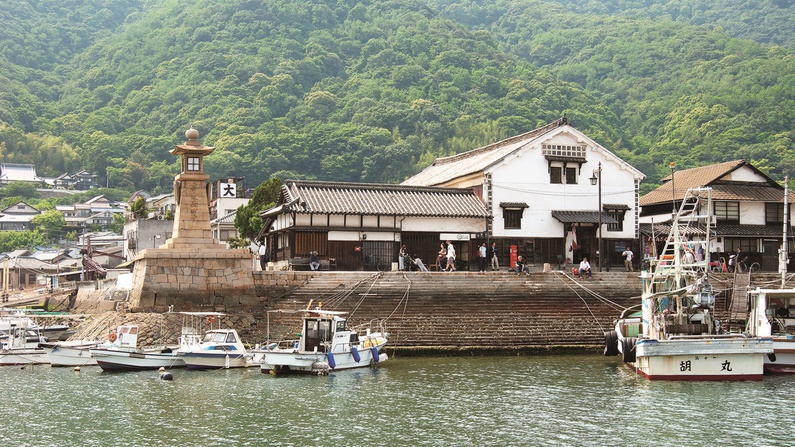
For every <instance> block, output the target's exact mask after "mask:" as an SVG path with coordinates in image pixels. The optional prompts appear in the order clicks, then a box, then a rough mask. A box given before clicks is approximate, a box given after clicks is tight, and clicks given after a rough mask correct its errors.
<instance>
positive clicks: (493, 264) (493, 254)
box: [491, 242, 500, 270]
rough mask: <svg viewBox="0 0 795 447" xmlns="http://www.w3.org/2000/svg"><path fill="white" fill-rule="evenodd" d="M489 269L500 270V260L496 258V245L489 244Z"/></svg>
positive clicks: (494, 243)
mask: <svg viewBox="0 0 795 447" xmlns="http://www.w3.org/2000/svg"><path fill="white" fill-rule="evenodd" d="M491 269H492V270H499V269H500V260H499V258H498V257H497V243H496V242H492V243H491Z"/></svg>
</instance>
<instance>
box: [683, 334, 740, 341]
mask: <svg viewBox="0 0 795 447" xmlns="http://www.w3.org/2000/svg"><path fill="white" fill-rule="evenodd" d="M704 338H726V339H732V338H743V339H747V338H749V336H748V335H746V334H739V333H737V334H712V335H705V334H702V335H671V336H670V337H668V340H698V339H704Z"/></svg>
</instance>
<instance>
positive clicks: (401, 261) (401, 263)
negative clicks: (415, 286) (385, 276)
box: [398, 245, 408, 272]
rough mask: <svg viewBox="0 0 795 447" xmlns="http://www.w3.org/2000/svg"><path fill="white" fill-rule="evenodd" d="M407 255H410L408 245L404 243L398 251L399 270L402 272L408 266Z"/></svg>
mask: <svg viewBox="0 0 795 447" xmlns="http://www.w3.org/2000/svg"><path fill="white" fill-rule="evenodd" d="M406 256H408V254H407V253H406V246H405V245H404V246H402V247H400V251H399V252H398V270H400V271H401V272H402V271H403V270H406V267H408V266H407V265H406Z"/></svg>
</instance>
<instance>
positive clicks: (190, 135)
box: [185, 126, 199, 140]
mask: <svg viewBox="0 0 795 447" xmlns="http://www.w3.org/2000/svg"><path fill="white" fill-rule="evenodd" d="M185 138H187V139H188V140H198V139H199V131H198V130H196V129H194V128H193V126H191V127H190V129H188V130H186V131H185Z"/></svg>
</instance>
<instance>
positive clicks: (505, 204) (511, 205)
mask: <svg viewBox="0 0 795 447" xmlns="http://www.w3.org/2000/svg"><path fill="white" fill-rule="evenodd" d="M500 208H530V205H528V204H526V203H524V202H500Z"/></svg>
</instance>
